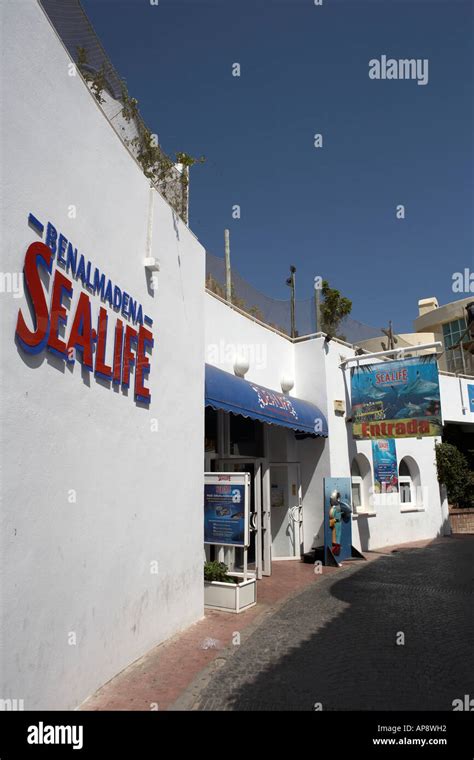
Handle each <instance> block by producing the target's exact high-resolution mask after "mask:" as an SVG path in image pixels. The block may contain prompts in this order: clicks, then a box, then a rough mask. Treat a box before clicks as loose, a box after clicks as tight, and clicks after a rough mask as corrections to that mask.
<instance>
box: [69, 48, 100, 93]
mask: <svg viewBox="0 0 474 760" xmlns="http://www.w3.org/2000/svg"><path fill="white" fill-rule="evenodd" d="M76 50H77V68H78V69H79V71H80V72H81V74H82V76H83V77H84V79H85V80H86V81H87V82H89V83H90V88H91V91H92V94H93V95H94V98H95V99H96V100H97V102H98V103H99V105H102V103H105V99H104V98H103V97H102V93H103V91H104V90H105V88H106V85H107V67H106V64H105V62H103V63H102V65H101V67H100V69H99V70H98V71H92V67H91V66H90V64H89V60H88V57H87V50H86V48H85V47H80V46H77V48H76Z"/></svg>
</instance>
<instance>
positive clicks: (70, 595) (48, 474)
mask: <svg viewBox="0 0 474 760" xmlns="http://www.w3.org/2000/svg"><path fill="white" fill-rule="evenodd" d="M2 22H3V26H4V29H3V35H2V38H3V52H2V66H3V70H2V78H1V81H2V102H3V103H4V104H8V107H4V108H3V125H2V126H3V132H2V141H1V145H2V149H3V155H2V188H1V189H2V197H3V199H4V208H3V211H2V270H3V271H4V272H10V273H18V272H19V271H21V269H22V266H23V260H24V256H25V252H26V249H27V247H28V246H29V244H30V243H31V242H34V241H37V240H39V239H40V238H39V237H38V236H37V235H36V234H35V232H33V230H31V229H30V228H29V227H28V225H27V218H28V213H29V212H32V213H33V214H34V215H35V216H36V217H37V218H38V219H40V220H41V221H42V222H43V223H46V222H47V221H48V220H51V221H52V222H53V223H54V224H55V226H57V228H58V230H60V231H61V232H63V233H64V234H65V235H66V237H68V238H69V239H70V240H71V241H72V242H73V243H74V245H75V246H77V247H78V248H79V250H80V251H81V252H83V253H84V254H85V255H86V258H88V259H91V260H92V261H93V262H94V264H95V265H96V266H98V267H99V268H100V269H101V271H103V272H105V273H106V274H107V276H108V277H111V278H112V279H113V281H114V282H115V283H116V284H118V285H119V286H120V287H121V288H123V289H126V290H127V292H129V293H130V294H133V296H134V297H135V298H136V299H137V300H138V301H140V302H141V303H142V304H143V306H144V309H145V312H146V313H148V314H149V315H150V316H151V317H152V318H153V320H154V325H153V333H154V338H155V347H154V349H153V353H152V359H151V373H150V376H149V380H148V382H147V384H148V386H149V387H150V389H151V393H152V401H151V404H150V406H149V407H148V408H146V407H144V406H139V405H136V404H135V403H134V399H133V388H132V387H131V388H130V391H129V393H128V397H127V395H125V393H124V392H123V391H121V390H118V391H116V390H114V389H112V388H109V387H106V384H104V383H103V382H100V381H97V380H96V379H95V378H94V376H93V375H92V374H89V373H88V372H84V371H81V365H80V363H79V362H76V364H75V366H74V369H73V370H72V371H71V370H70V369H69V368H65V367H64V364H63V362H62V360H59V359H57V358H56V357H54V356H52V355H49V354H48V355H47V352H44V351H43V352H42V353H40V354H38V355H36V356H31V355H26V354H24V353H23V352H21V351H20V350H19V349H18V348H17V346H16V344H15V342H14V336H15V327H16V320H17V315H18V310H19V308H21V309H22V311H23V312H24V313H25V315H27V314H28V309H27V307H26V299H25V298H14V297H13V296H12V295H11V294H2V296H1V299H0V308H1V320H0V324H1V344H2V363H1V369H2V372H1V390H2V404H1V417H0V431H1V438H2V443H1V446H2V448H1V451H2V458H1V467H2V490H1V494H2V517H1V535H2V546H1V563H2V564H1V578H2V592H3V593H2V596H3V598H2V631H1V641H2V670H3V672H2V689H1V694H0V696H1V697H2V698H22V699H24V704H25V709H67V708H73V707H75V706H77V705H78V704H79V703H80V702H81V701H82V700H83V699H84V698H86V697H87V696H88V695H89V694H90V693H91V692H93V691H94V690H95V689H96V688H97V687H98V686H100V685H101V684H103V683H104V682H105V681H107V680H108V679H109V678H111V677H112V676H113V675H114V674H115V673H117V672H118V671H120V670H121V669H122V668H123V667H125V666H126V665H127V664H129V663H130V662H131V661H133V660H134V659H136V658H138V657H139V656H141V655H142V654H144V653H145V652H146V651H147V650H148V649H149V648H151V647H152V646H154V645H156V644H158V643H159V642H161V641H163V640H164V639H166V638H167V637H169V636H170V635H171V634H173V633H174V632H176V631H177V630H179V629H181V628H184V627H185V626H187V625H189V624H190V623H192V622H193V621H195V620H196V619H198V618H199V617H201V616H202V613H203V582H202V560H203V549H202V507H201V505H202V461H203V406H202V399H203V379H204V378H203V372H204V367H203V359H204V351H203V333H204V303H203V302H204V289H203V284H204V251H203V249H202V247H201V246H200V244H199V243H198V242H197V241H196V239H195V238H194V236H193V235H192V233H191V232H190V231H189V230H188V229H187V228H186V227H185V226H184V225H183V224H182V222H181V221H180V220H179V219H177V217H176V216H175V215H173V214H172V212H171V209H170V208H169V206H168V205H167V204H166V203H165V202H164V201H163V199H162V198H161V197H160V196H159V195H158V194H157V193H156V192H154V206H155V208H154V221H153V229H152V250H151V255H152V256H155V257H157V258H159V259H160V263H161V271H160V273H159V275H158V290H157V291H155V292H154V291H152V290H150V289H149V287H148V285H147V280H146V276H145V270H144V267H143V259H144V256H145V244H146V237H147V223H148V206H149V192H150V191H149V188H148V183H147V180H146V179H145V177H144V176H143V174H142V172H141V170H140V169H139V167H138V166H137V165H136V163H135V162H134V160H133V159H132V158H131V156H130V155H129V154H128V153H127V151H126V150H125V149H124V147H123V145H122V143H121V142H120V140H119V138H118V137H117V135H116V134H115V132H114V130H113V129H112V127H111V126H110V124H109V123H108V122H107V120H106V118H105V117H104V115H103V114H102V112H101V110H100V109H99V108H98V106H97V104H96V103H95V101H94V99H93V97H92V96H91V94H90V93H89V92H88V90H87V88H86V87H85V86H84V83H83V82H82V80H81V79H80V78H79V77H78V76H76V77H74V76H70V75H69V70H68V66H69V64H70V61H69V58H68V55H67V53H66V52H65V50H64V48H63V46H62V44H61V43H60V41H59V40H58V39H57V37H56V36H55V33H54V31H53V30H52V28H51V26H50V24H49V22H48V21H47V20H46V18H45V16H44V14H43V12H42V10H41V8H40V7H39V5H38V4H37V3H36V2H35V1H34V0H27V1H24V2H22V3H21V10H20V9H19V8H18V7H17V4H16V3H6V4H3V6H2ZM72 204H73V205H74V206H75V207H76V210H77V215H76V218H69V217H68V210H69V207H70V206H71V205H72ZM55 269H56V265H54V269H53V273H54V271H55ZM47 280H48V278H46V279H45V284H46V285H47V286H48V292H49V293H50V292H51V285H50V283H49V285H48V283H47ZM200 283H202V287H201V286H200ZM81 291H83V288H82V287H81V285H80V283H79V282H77V281H74V296H73V302H72V305H71V309H70V316H69V321H68V327H67V332H68V330H69V328H70V324H71V320H72V315H73V313H74V310H75V304H76V301H77V299H78V296H79V293H80V292H81ZM91 301H92V319H93V321H95V320H96V319H97V312H98V309H99V304H100V302H99V299H98V297H96V296H91ZM108 311H109V316H112V317H113V318H112V320H111V321H112V322H113V323H115V318H114V315H113V312H112V314H111V313H110V312H111V310H110V309H108ZM26 318H27V317H26ZM109 356H110V355H109ZM152 420H156V421H157V426H158V430H157V432H153V431H152ZM183 437H185V440H186V445H185V446H184V445H183ZM72 490H73V491H75V493H76V503H70V497H71V493H72ZM153 562H156V563H157V570H158V572H157V574H154V573H153V572H152V569H155V566H152V564H151V563H153ZM74 636H75V643H74Z"/></svg>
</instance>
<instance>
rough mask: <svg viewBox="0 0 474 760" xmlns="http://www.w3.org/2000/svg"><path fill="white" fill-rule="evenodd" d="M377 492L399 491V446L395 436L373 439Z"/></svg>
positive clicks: (375, 488)
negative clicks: (386, 438)
mask: <svg viewBox="0 0 474 760" xmlns="http://www.w3.org/2000/svg"><path fill="white" fill-rule="evenodd" d="M372 458H373V460H374V490H375V493H397V492H398V462H397V448H396V444H395V441H394V439H393V438H389V439H388V440H383V439H380V440H377V441H372Z"/></svg>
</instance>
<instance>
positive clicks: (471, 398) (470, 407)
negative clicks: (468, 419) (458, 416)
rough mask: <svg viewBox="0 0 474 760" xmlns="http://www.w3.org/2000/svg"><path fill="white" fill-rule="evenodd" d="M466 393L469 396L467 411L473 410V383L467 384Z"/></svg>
mask: <svg viewBox="0 0 474 760" xmlns="http://www.w3.org/2000/svg"><path fill="white" fill-rule="evenodd" d="M467 393H468V397H469V411H470V412H474V385H468V386H467Z"/></svg>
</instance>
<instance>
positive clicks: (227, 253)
mask: <svg viewBox="0 0 474 760" xmlns="http://www.w3.org/2000/svg"><path fill="white" fill-rule="evenodd" d="M224 251H225V298H226V301H228V302H229V303H231V302H232V277H231V271H230V240H229V230H224Z"/></svg>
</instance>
